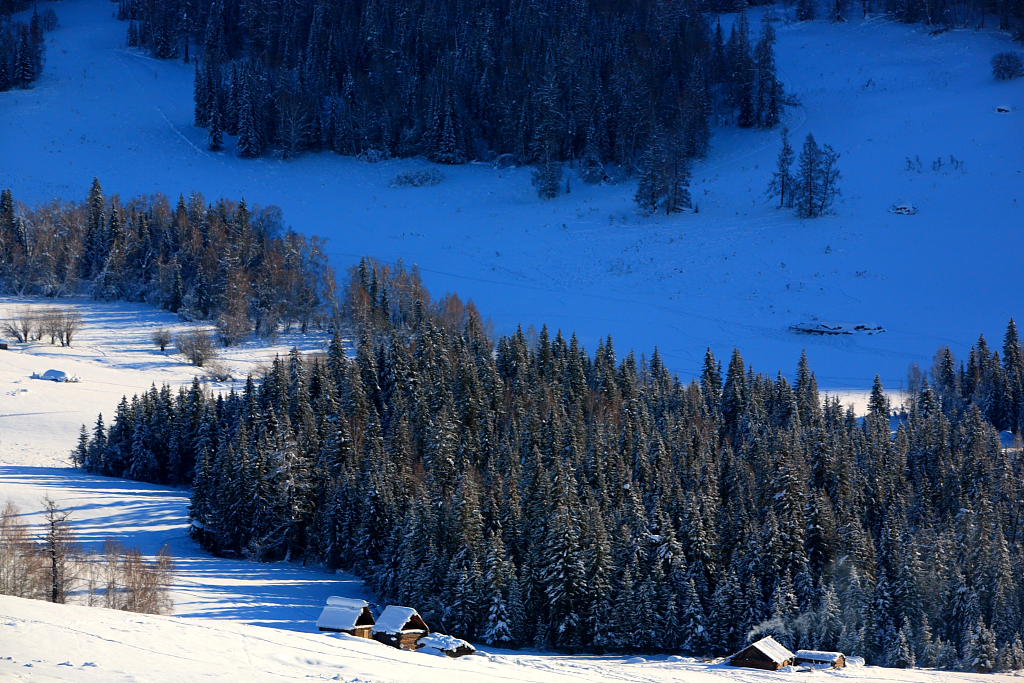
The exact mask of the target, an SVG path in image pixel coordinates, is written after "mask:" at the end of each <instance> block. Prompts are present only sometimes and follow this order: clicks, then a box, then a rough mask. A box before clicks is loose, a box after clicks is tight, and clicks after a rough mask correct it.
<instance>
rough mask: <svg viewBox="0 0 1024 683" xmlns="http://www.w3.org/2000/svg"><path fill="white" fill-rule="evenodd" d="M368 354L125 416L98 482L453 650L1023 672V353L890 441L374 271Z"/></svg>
mask: <svg viewBox="0 0 1024 683" xmlns="http://www.w3.org/2000/svg"><path fill="white" fill-rule="evenodd" d="M345 315H346V316H347V319H348V320H350V321H351V323H352V324H353V326H354V329H356V330H357V334H358V343H357V345H356V347H355V350H354V354H353V353H351V352H350V349H347V348H345V346H344V345H343V344H342V342H341V341H340V339H339V338H337V337H336V338H335V341H334V342H333V343H332V344H331V346H330V348H329V350H328V352H327V353H326V355H325V356H324V357H322V358H318V359H315V360H313V361H308V360H307V359H304V358H302V357H300V356H299V355H298V354H297V353H293V354H292V355H291V356H290V357H287V358H279V359H278V360H277V361H275V362H274V363H273V365H272V367H271V368H270V369H269V370H268V371H267V373H266V374H265V376H262V377H259V378H250V380H249V382H248V383H247V384H246V386H245V389H244V391H241V392H239V393H232V394H230V395H228V396H218V397H216V398H213V397H211V396H209V395H208V394H206V393H205V392H204V390H203V389H202V388H200V386H199V385H198V384H195V385H193V387H192V388H191V389H182V390H180V391H178V392H177V393H174V392H172V391H171V390H170V389H169V388H167V387H164V388H156V387H154V388H152V389H151V390H150V391H149V392H147V393H145V394H143V395H138V396H135V397H133V398H132V399H130V400H129V399H127V398H126V399H124V400H122V402H121V404H120V405H119V406H118V407H117V410H116V412H115V414H114V415H113V416H111V417H112V419H111V420H110V423H109V426H108V425H107V423H106V422H105V421H104V418H103V417H102V416H101V417H100V418H99V419H98V420H97V422H96V424H95V426H94V428H93V429H92V430H91V432H88V431H87V430H86V429H85V428H84V427H83V430H82V435H81V439H80V443H79V446H78V448H77V449H76V451H75V455H74V457H75V459H76V462H78V463H80V464H81V465H82V466H83V467H85V468H87V469H88V470H90V471H93V472H98V473H101V474H105V475H110V476H124V477H131V478H136V479H141V480H145V481H152V482H166V483H173V484H189V483H191V484H192V485H193V486H194V489H193V494H192V508H191V515H192V519H193V534H194V535H195V537H196V538H197V539H198V540H199V541H200V542H201V543H202V544H203V546H204V547H206V548H208V549H209V550H210V551H212V552H214V553H217V554H222V555H228V556H244V557H248V558H251V559H254V560H262V561H273V560H281V559H289V560H302V561H304V562H312V563H325V564H326V565H328V566H331V567H342V568H346V569H350V570H352V571H354V572H356V573H358V574H359V575H360V576H362V577H364V578H365V579H366V581H367V582H368V583H369V585H370V586H372V587H373V588H374V589H375V590H376V591H377V592H378V593H379V594H380V595H381V596H382V597H385V598H387V599H392V600H395V601H399V602H400V603H401V604H415V605H418V606H419V608H420V610H421V612H422V613H423V614H424V617H425V618H426V619H428V620H429V621H430V622H431V623H435V622H436V623H437V624H439V625H440V626H441V627H442V628H444V629H445V630H448V631H450V632H455V633H460V634H464V635H465V636H468V637H471V638H476V639H479V640H481V641H483V642H487V643H491V644H495V645H506V646H511V645H515V646H540V647H554V648H558V649H563V650H569V651H573V650H580V649H586V650H598V651H613V652H614V651H642V652H658V651H682V652H687V653H693V654H719V655H720V654H726V653H728V652H731V651H735V650H736V649H738V648H740V647H742V646H743V645H744V644H745V642H746V640H747V638H748V636H749V634H751V633H761V634H772V635H775V636H777V637H778V638H780V639H781V640H783V641H784V642H786V643H787V644H789V645H790V646H791V647H794V648H796V647H801V648H815V649H825V650H835V649H838V650H843V651H846V652H858V653H864V655H866V656H867V658H868V661H869V662H872V663H876V664H881V665H887V666H894V667H907V666H915V665H918V666H937V667H947V668H958V667H960V666H965V667H967V668H969V669H972V670H994V669H1014V668H1020V667H1021V665H1022V655H1024V647H1022V644H1021V637H1020V633H1021V629H1022V617H1024V585H1022V583H1021V581H1020V580H1019V577H1020V575H1021V569H1022V562H1024V557H1022V556H1021V554H1020V547H1021V544H1020V534H1021V533H1022V529H1021V523H1022V520H1021V514H1020V513H1021V507H1020V500H1021V496H1022V494H1024V484H1022V481H1024V477H1022V474H1024V461H1022V457H1021V453H1020V451H1019V449H1017V450H1014V449H1004V448H1002V447H1001V444H1000V439H999V434H998V431H999V430H1002V429H1014V430H1017V431H1018V432H1019V431H1020V428H1021V420H1022V418H1024V352H1022V348H1021V343H1020V339H1019V336H1018V332H1017V328H1016V326H1015V324H1014V323H1013V322H1012V321H1011V322H1010V324H1009V326H1008V327H1007V330H1006V336H1005V340H1004V343H1003V346H1002V352H1001V353H1000V351H997V350H993V349H992V348H991V347H990V346H989V345H988V343H987V342H986V340H985V339H984V338H982V339H979V340H978V342H977V344H976V345H975V346H974V347H973V348H972V349H970V353H969V354H968V356H967V360H966V363H964V362H962V361H958V360H957V359H956V358H955V357H954V355H953V352H952V351H951V350H950V349H948V348H944V349H941V350H940V351H939V352H938V353H937V354H936V357H935V358H936V360H935V366H934V368H933V369H932V370H931V372H930V373H929V375H928V377H927V378H921V381H920V384H919V387H918V391H917V392H916V394H915V395H914V396H913V397H912V399H911V401H910V405H909V406H908V407H907V409H906V410H904V411H902V412H899V413H896V412H894V411H893V407H892V406H891V405H890V403H889V400H888V399H887V397H886V394H885V392H884V390H883V387H882V386H881V384H880V383H879V382H876V385H875V387H874V389H873V391H872V395H871V402H870V408H869V411H868V414H867V415H866V416H865V417H863V418H856V417H855V416H854V414H853V412H852V411H851V410H850V409H844V408H843V407H841V406H840V404H839V402H838V400H835V399H831V400H827V401H824V402H823V401H822V396H821V395H820V394H819V392H818V388H817V383H816V379H815V375H814V373H813V371H812V369H811V368H810V367H809V366H808V364H807V361H806V358H803V359H800V360H799V363H798V365H797V371H796V374H795V377H796V379H795V381H794V382H792V383H791V382H789V381H788V380H787V379H786V378H785V377H783V376H781V375H779V376H776V377H770V376H766V375H762V374H758V373H756V372H755V371H754V370H753V369H751V368H749V367H747V365H746V364H745V363H744V360H743V357H742V355H741V354H740V352H739V351H735V352H734V353H733V354H732V356H731V358H730V359H729V360H728V363H726V364H724V365H723V363H722V362H721V361H719V360H718V359H716V358H715V357H714V356H713V355H712V354H711V352H710V351H709V352H708V353H707V355H706V358H705V365H704V371H703V373H702V375H701V376H700V378H699V381H693V382H691V383H688V384H684V383H681V382H680V381H679V379H678V378H677V377H674V376H673V375H672V374H671V373H670V372H669V371H668V370H667V369H666V367H665V365H664V364H663V362H662V360H661V358H660V356H659V354H658V352H657V350H654V351H653V352H652V353H651V355H650V356H649V357H639V358H638V357H636V356H635V355H633V354H629V355H626V356H625V357H622V358H620V357H618V356H617V354H616V351H615V346H614V342H613V340H612V338H611V337H609V338H608V339H607V340H606V341H604V342H603V343H602V344H601V345H600V346H599V347H598V348H597V349H595V351H594V352H593V354H591V353H589V352H588V351H587V350H585V349H583V348H581V347H580V345H579V343H578V342H577V340H576V339H575V338H574V337H569V338H566V336H564V335H563V334H562V333H552V332H550V331H549V330H548V329H547V328H544V329H542V330H541V331H540V332H539V333H538V334H535V335H528V334H526V333H524V332H522V331H519V332H517V333H516V334H514V335H512V336H509V337H502V338H500V339H497V340H494V339H492V338H491V336H490V335H489V334H488V332H487V328H486V325H485V323H484V321H483V319H482V318H481V315H480V313H479V312H478V311H477V310H476V309H475V308H474V307H473V306H472V305H467V304H463V303H462V302H461V301H460V300H459V299H458V298H457V297H451V296H449V297H445V298H443V299H441V300H438V301H434V300H432V299H431V297H430V295H429V294H428V293H427V292H426V291H425V289H424V287H423V285H422V284H421V282H420V281H419V278H418V277H417V274H416V273H415V272H414V271H408V270H406V269H404V268H400V267H399V268H393V267H385V266H382V265H379V264H375V263H373V262H369V261H365V260H364V261H363V262H362V263H361V264H360V265H359V266H358V267H357V268H355V269H353V272H352V277H351V282H350V283H349V285H348V288H347V296H346V304H345Z"/></svg>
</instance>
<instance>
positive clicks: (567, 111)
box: [119, 0, 782, 179]
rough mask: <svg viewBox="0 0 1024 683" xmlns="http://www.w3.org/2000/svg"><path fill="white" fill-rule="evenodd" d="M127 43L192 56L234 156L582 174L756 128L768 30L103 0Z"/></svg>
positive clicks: (569, 10) (690, 152) (306, 4)
mask: <svg viewBox="0 0 1024 683" xmlns="http://www.w3.org/2000/svg"><path fill="white" fill-rule="evenodd" d="M119 16H120V17H121V18H122V19H125V20H127V21H128V29H127V30H128V44H129V45H134V46H139V47H142V48H144V49H146V50H148V51H149V52H150V53H151V54H153V55H155V56H157V57H161V58H168V59H171V58H177V57H185V58H186V59H189V58H191V57H197V59H196V60H195V62H196V71H195V92H194V96H195V98H194V99H195V122H196V124H197V125H199V126H204V127H207V128H209V131H210V146H211V148H213V149H217V148H219V147H220V146H221V144H222V143H223V139H222V136H223V134H225V133H227V134H231V135H237V136H238V141H237V149H238V153H239V154H240V155H241V156H247V157H255V156H260V155H262V154H265V153H270V152H273V153H276V154H279V155H282V156H286V157H287V156H292V155H295V154H298V153H300V152H302V151H303V150H323V149H326V150H333V151H336V152H339V153H341V154H346V155H362V156H364V157H366V158H370V159H378V158H386V157H389V156H403V157H404V156H417V155H420V156H425V157H427V158H428V159H430V160H432V161H435V162H439V163H447V164H459V163H464V162H466V161H469V160H473V159H492V158H495V157H496V156H498V155H502V154H509V155H512V157H513V158H514V160H515V161H516V163H536V164H548V163H557V162H561V161H565V160H580V162H581V164H582V165H583V166H584V167H586V168H588V169H589V172H588V174H587V177H588V178H589V177H594V178H596V179H600V175H601V172H600V168H601V166H602V165H603V164H605V163H615V164H620V165H626V166H629V165H631V164H633V163H634V162H636V161H637V160H638V159H639V157H640V155H641V154H642V153H643V152H644V150H645V148H647V147H648V146H649V144H650V143H651V141H652V140H653V139H654V138H656V137H657V136H658V135H659V134H661V133H666V134H669V135H671V136H672V137H673V139H674V140H675V141H676V143H677V147H678V149H679V151H680V152H681V153H682V154H683V155H685V156H690V157H693V156H702V155H703V154H704V152H705V150H706V149H707V144H708V139H709V136H710V128H709V121H711V120H712V118H714V120H721V121H729V122H735V123H737V124H738V125H740V126H746V127H751V126H764V127H771V126H774V125H775V124H776V123H777V122H778V120H779V111H780V107H781V106H782V85H781V84H780V83H779V81H778V79H777V78H776V73H775V62H774V31H773V29H772V27H771V25H770V24H768V23H766V24H764V25H763V26H762V28H761V30H760V33H759V35H760V37H759V38H758V37H755V36H752V35H751V29H750V27H749V26H748V24H747V21H746V18H745V17H742V18H741V19H740V20H739V21H738V22H737V23H736V25H735V26H733V28H732V29H731V31H730V32H729V35H728V36H725V35H723V32H722V29H721V27H719V26H714V25H713V22H712V21H711V19H710V18H709V16H708V14H707V13H706V12H704V11H703V8H702V7H701V6H699V5H698V4H696V3H693V2H637V1H635V0H630V1H629V2H586V1H583V0H578V1H573V2H563V3H544V2H516V3H513V2H510V1H509V0H480V1H474V2H465V1H464V0H442V1H440V2H413V3H410V2H407V1H406V0H372V1H370V0H357V1H355V2H345V3H331V2H324V1H323V0H297V1H296V2H289V3H284V2H276V1H272V0H271V1H268V0H171V1H168V2H147V1H144V0H121V4H120V12H119Z"/></svg>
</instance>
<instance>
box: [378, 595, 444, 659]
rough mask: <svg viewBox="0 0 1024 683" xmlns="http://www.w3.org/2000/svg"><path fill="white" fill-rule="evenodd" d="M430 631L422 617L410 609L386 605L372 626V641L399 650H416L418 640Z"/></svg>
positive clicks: (418, 645) (418, 646)
mask: <svg viewBox="0 0 1024 683" xmlns="http://www.w3.org/2000/svg"><path fill="white" fill-rule="evenodd" d="M429 631H430V629H429V628H427V624H426V622H425V621H423V617H421V616H420V615H419V613H418V612H417V611H416V610H414V609H413V608H412V607H399V606H398V605H388V606H387V607H385V608H384V611H383V612H381V614H380V617H379V618H378V619H377V623H376V624H374V626H373V630H372V635H373V639H374V640H376V641H379V642H381V643H384V644H385V645H390V646H391V647H397V648H399V649H400V650H417V649H419V648H420V647H422V646H421V645H420V644H419V639H420V638H422V637H423V636H425V635H427V633H428V632H429Z"/></svg>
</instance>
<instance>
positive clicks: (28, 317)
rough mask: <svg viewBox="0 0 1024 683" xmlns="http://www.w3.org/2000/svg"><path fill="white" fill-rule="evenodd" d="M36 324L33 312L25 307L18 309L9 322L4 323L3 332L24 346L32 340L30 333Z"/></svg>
mask: <svg viewBox="0 0 1024 683" xmlns="http://www.w3.org/2000/svg"><path fill="white" fill-rule="evenodd" d="M37 324H38V321H37V320H36V314H35V312H34V311H33V310H32V309H31V308H27V307H26V308H22V309H19V310H18V312H17V313H16V314H15V315H14V317H13V318H11V319H10V320H5V321H4V332H5V333H6V334H9V335H11V336H12V337H14V339H15V341H17V342H20V343H22V344H24V343H26V342H29V341H31V340H32V332H33V331H34V330H35V329H36V326H37Z"/></svg>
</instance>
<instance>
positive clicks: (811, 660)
mask: <svg viewBox="0 0 1024 683" xmlns="http://www.w3.org/2000/svg"><path fill="white" fill-rule="evenodd" d="M796 663H797V664H798V665H800V666H809V667H812V668H815V669H842V668H843V667H844V666H846V655H844V654H843V653H842V652H825V651H823V650H797V651H796Z"/></svg>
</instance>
